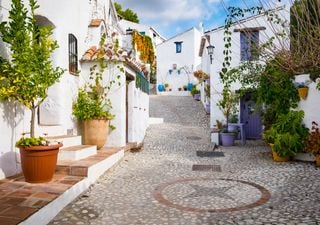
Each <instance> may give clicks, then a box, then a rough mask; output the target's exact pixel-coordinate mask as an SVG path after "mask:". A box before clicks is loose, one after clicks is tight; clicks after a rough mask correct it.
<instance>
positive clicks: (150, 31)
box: [119, 19, 166, 46]
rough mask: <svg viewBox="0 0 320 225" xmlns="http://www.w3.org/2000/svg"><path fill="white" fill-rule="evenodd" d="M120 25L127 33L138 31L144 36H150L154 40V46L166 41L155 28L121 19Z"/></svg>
mask: <svg viewBox="0 0 320 225" xmlns="http://www.w3.org/2000/svg"><path fill="white" fill-rule="evenodd" d="M119 24H120V27H121V28H122V30H123V31H125V32H126V31H127V30H137V31H138V32H140V33H142V34H145V35H147V36H149V37H150V38H151V39H152V41H153V44H154V46H156V45H158V44H161V43H162V42H164V41H165V40H166V39H165V38H164V37H162V36H161V35H160V34H159V33H158V32H157V31H156V30H155V29H154V28H153V27H150V26H147V25H144V24H140V23H134V22H131V21H128V20H125V19H120V21H119Z"/></svg>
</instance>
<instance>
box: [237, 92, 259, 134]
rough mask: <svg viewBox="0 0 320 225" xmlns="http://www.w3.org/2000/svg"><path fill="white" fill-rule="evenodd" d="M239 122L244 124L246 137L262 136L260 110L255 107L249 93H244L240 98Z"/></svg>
mask: <svg viewBox="0 0 320 225" xmlns="http://www.w3.org/2000/svg"><path fill="white" fill-rule="evenodd" d="M240 122H241V123H243V124H244V130H245V134H246V138H247V139H253V140H257V139H261V138H262V121H261V110H260V109H259V107H257V105H256V103H255V101H254V99H253V97H252V94H251V93H247V94H245V95H244V96H242V97H241V99H240Z"/></svg>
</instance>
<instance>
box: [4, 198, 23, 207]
mask: <svg viewBox="0 0 320 225" xmlns="http://www.w3.org/2000/svg"><path fill="white" fill-rule="evenodd" d="M25 200H26V198H15V197H4V198H2V199H1V204H7V205H19V204H20V203H22V202H24V201H25Z"/></svg>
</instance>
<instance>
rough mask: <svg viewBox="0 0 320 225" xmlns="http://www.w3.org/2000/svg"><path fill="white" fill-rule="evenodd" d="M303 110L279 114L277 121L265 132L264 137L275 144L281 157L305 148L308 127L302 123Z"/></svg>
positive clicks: (292, 154)
mask: <svg viewBox="0 0 320 225" xmlns="http://www.w3.org/2000/svg"><path fill="white" fill-rule="evenodd" d="M303 117H304V112H303V111H289V112H288V113H287V114H281V115H279V116H278V118H277V121H276V122H275V123H274V124H273V125H272V126H271V128H270V129H268V130H267V131H266V132H265V133H264V139H265V140H266V141H267V142H268V143H272V144H274V150H275V151H276V152H277V153H278V154H279V156H281V157H286V156H294V155H295V154H296V153H298V152H300V151H302V150H303V148H304V140H305V138H306V137H307V135H308V128H306V127H305V126H304V125H303V124H302V120H303Z"/></svg>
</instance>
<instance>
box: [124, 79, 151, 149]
mask: <svg viewBox="0 0 320 225" xmlns="http://www.w3.org/2000/svg"><path fill="white" fill-rule="evenodd" d="M128 99H129V102H128V112H129V117H128V142H137V143H141V142H143V139H144V136H145V133H146V130H147V128H148V125H149V124H148V121H149V95H148V94H146V93H144V92H142V91H141V90H140V89H137V88H136V86H135V81H132V82H130V84H129V87H128Z"/></svg>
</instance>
